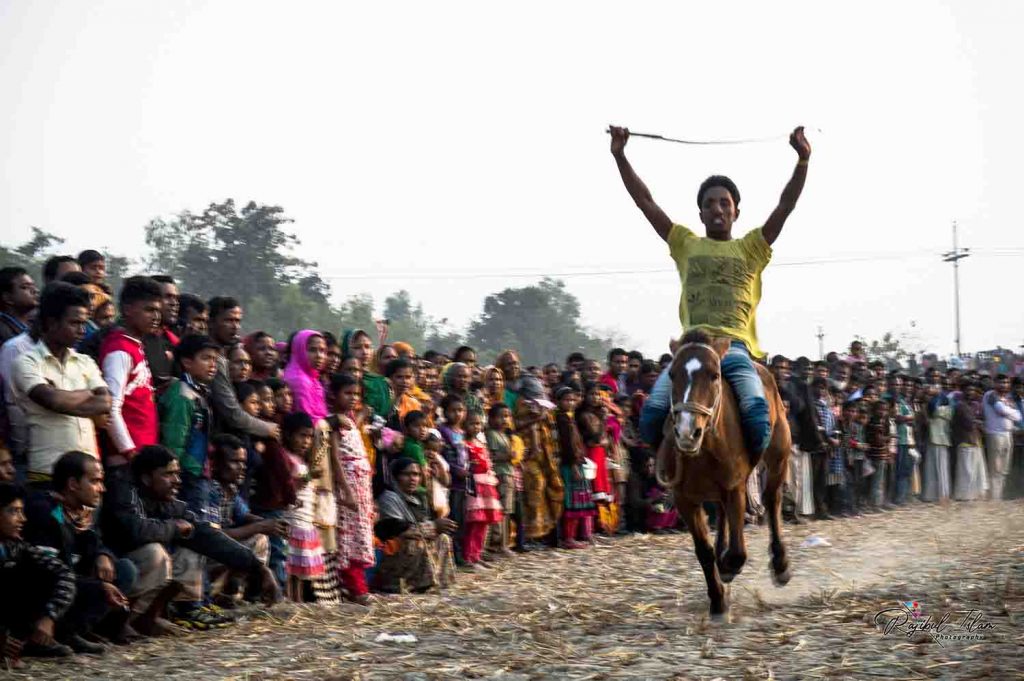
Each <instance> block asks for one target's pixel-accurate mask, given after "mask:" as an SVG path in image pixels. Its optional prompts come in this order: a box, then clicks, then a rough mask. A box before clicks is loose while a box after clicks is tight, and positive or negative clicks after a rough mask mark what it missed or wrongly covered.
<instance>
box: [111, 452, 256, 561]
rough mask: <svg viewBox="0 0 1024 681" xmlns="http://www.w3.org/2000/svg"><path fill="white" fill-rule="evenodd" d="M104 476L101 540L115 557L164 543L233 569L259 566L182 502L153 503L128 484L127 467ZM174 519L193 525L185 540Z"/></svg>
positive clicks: (249, 553)
mask: <svg viewBox="0 0 1024 681" xmlns="http://www.w3.org/2000/svg"><path fill="white" fill-rule="evenodd" d="M119 468H120V469H121V470H117V469H115V470H112V471H110V472H109V473H108V476H107V495H106V497H105V498H104V513H103V530H104V537H105V538H106V540H107V543H108V546H110V547H111V548H112V549H113V550H114V551H115V552H116V553H117V554H118V555H121V556H123V555H125V554H127V553H130V552H132V551H134V550H135V549H138V548H140V547H142V546H144V545H146V544H152V543H157V544H163V545H164V546H165V547H167V548H168V549H171V548H173V547H175V546H182V547H184V548H187V549H191V550H192V551H195V552H196V553H198V554H200V555H203V556H206V557H208V558H212V559H214V560H216V561H217V562H219V563H222V564H223V565H225V566H227V567H228V568H230V569H232V570H238V571H246V572H256V571H258V570H260V569H261V567H262V563H260V560H259V559H258V558H257V557H256V555H255V554H254V553H253V552H252V551H251V550H250V549H249V548H248V547H246V546H243V545H242V544H239V543H238V542H236V541H235V540H234V539H232V538H231V537H229V536H227V535H226V534H224V533H223V532H221V531H220V530H219V529H217V528H215V527H213V526H212V525H210V523H207V522H199V521H197V520H196V517H195V514H193V513H192V511H190V510H188V507H187V506H186V504H185V502H184V501H181V500H180V499H172V500H171V501H156V500H154V499H151V498H149V497H146V496H145V495H144V494H142V493H141V491H140V490H139V489H138V488H136V486H135V485H134V483H132V482H131V480H130V478H129V474H128V472H127V470H126V469H127V466H121V467H119ZM176 520H184V521H186V522H189V523H191V524H192V528H193V530H192V534H191V535H189V536H188V537H187V538H186V537H182V536H181V535H180V533H179V532H178V527H177V524H176V523H175V521H176Z"/></svg>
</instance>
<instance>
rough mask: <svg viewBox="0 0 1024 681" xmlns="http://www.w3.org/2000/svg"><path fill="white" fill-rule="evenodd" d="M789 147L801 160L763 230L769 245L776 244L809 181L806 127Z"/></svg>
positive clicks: (797, 134)
mask: <svg viewBox="0 0 1024 681" xmlns="http://www.w3.org/2000/svg"><path fill="white" fill-rule="evenodd" d="M789 145H790V146H791V147H793V149H795V150H796V153H797V156H799V160H797V162H796V168H794V169H793V177H791V178H789V182H788V183H786V188H785V189H783V190H782V197H781V198H780V199H779V205H778V206H776V207H775V210H773V211H772V214H771V215H769V216H768V220H767V221H766V222H765V223H764V227H762V228H761V234H762V236H764V240H765V241H767V242H768V245H769V246H770V245H772V244H773V243H775V240H776V239H778V238H779V234H781V233H782V226H783V225H785V224H786V218H788V217H789V214H790V213H792V212H793V209H794V208H796V201H797V199H799V198H800V192H802V191H803V190H804V182H805V181H806V180H807V163H808V161H810V159H811V145H810V143H809V142H808V141H807V138H806V137H804V127H803V126H802V125H801V126H800V127H799V128H797V129H796V130H794V131H793V134H792V135H790V136H789Z"/></svg>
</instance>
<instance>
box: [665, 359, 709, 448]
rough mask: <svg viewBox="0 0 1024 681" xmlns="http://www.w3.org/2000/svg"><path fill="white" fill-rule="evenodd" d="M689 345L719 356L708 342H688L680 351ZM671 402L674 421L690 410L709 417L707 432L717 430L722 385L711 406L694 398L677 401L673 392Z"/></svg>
mask: <svg viewBox="0 0 1024 681" xmlns="http://www.w3.org/2000/svg"><path fill="white" fill-rule="evenodd" d="M687 347H698V348H703V349H705V350H708V351H709V352H711V354H712V355H714V356H715V357H718V351H717V350H715V349H714V348H713V347H711V346H710V345H708V344H706V343H687V344H686V345H684V346H683V347H681V348H679V352H682V351H683V348H687ZM677 354H678V353H677ZM669 403H670V404H671V412H670V414H671V417H672V421H673V423H674V422H675V420H676V418H678V416H679V415H680V414H682V413H683V412H688V413H690V414H700V415H702V416H707V417H708V426H707V432H709V433H713V432H714V431H715V426H717V425H718V413H719V406H720V405H721V403H722V387H721V385H719V386H718V390H716V391H715V401H714V402H713V403H712V405H711V406H710V407H708V406H705V405H703V404H701V403H700V402H694V401H692V400H687V401H686V402H682V403H679V402H676V401H675V396H674V395H672V394H671V393H670V396H669Z"/></svg>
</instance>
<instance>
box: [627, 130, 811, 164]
mask: <svg viewBox="0 0 1024 681" xmlns="http://www.w3.org/2000/svg"><path fill="white" fill-rule="evenodd" d="M627 134H628V133H627ZM789 146H791V147H793V148H794V149H796V153H797V155H798V156H799V157H800V160H801V161H806V160H807V159H809V158H810V157H811V143H810V142H808V141H807V138H806V137H804V126H802V125H801V126H800V127H798V128H797V129H796V130H794V131H793V134H791V135H790V136H789Z"/></svg>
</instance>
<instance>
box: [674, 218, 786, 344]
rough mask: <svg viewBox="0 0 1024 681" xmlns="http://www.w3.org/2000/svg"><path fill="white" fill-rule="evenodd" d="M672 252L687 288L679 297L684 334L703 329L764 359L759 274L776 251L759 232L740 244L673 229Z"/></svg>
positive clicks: (738, 240)
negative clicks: (759, 320) (759, 325)
mask: <svg viewBox="0 0 1024 681" xmlns="http://www.w3.org/2000/svg"><path fill="white" fill-rule="evenodd" d="M668 248H669V253H671V254H672V259H673V260H674V261H675V263H676V269H678V270H679V282H680V283H681V284H682V287H683V291H682V295H681V296H680V298H679V321H680V323H681V324H682V325H683V330H684V331H688V330H690V329H694V328H701V329H704V330H705V331H707V332H708V333H710V334H713V335H716V336H726V337H729V338H735V339H737V340H741V341H743V342H744V343H746V344H747V349H748V350H750V354H751V355H753V356H754V357H763V356H764V352H762V350H761V348H760V347H759V346H758V344H757V323H756V321H755V317H756V315H757V304H758V303H759V302H761V272H762V271H763V270H764V268H765V267H766V266H767V265H768V261H769V260H771V258H772V247H771V246H769V245H768V242H767V241H765V240H764V236H763V235H762V234H761V229H760V228H758V229H753V230H751V231H750V232H747V234H746V236H744V237H743V238H742V239H733V240H730V241H716V240H715V239H708V238H705V237H699V236H697V235H696V234H694V233H693V232H691V231H690V230H688V229H687V228H686V227H683V226H682V225H672V231H670V232H669V234H668Z"/></svg>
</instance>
